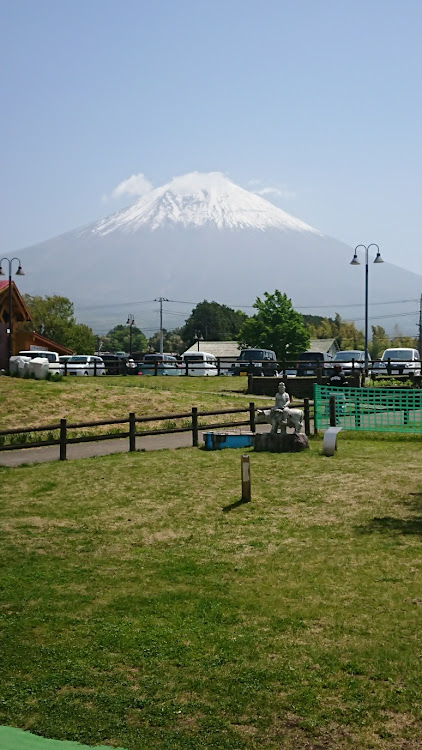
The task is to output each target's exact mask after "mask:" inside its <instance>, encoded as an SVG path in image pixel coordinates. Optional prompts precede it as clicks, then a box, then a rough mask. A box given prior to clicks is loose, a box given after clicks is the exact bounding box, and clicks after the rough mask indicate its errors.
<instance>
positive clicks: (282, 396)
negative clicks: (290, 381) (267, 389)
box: [271, 383, 290, 432]
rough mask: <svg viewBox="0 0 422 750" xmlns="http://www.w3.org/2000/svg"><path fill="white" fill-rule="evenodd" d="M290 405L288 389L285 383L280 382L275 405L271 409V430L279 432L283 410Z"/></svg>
mask: <svg viewBox="0 0 422 750" xmlns="http://www.w3.org/2000/svg"><path fill="white" fill-rule="evenodd" d="M289 405H290V396H289V394H288V393H287V391H286V386H285V385H284V383H280V384H279V386H278V391H277V393H276V394H275V402H274V406H273V407H272V409H271V432H277V430H278V428H279V427H281V424H282V422H283V421H284V420H283V411H284V409H285V408H286V406H289Z"/></svg>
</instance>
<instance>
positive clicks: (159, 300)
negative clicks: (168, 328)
mask: <svg viewBox="0 0 422 750" xmlns="http://www.w3.org/2000/svg"><path fill="white" fill-rule="evenodd" d="M154 302H159V303H160V354H162V353H163V302H168V299H167V297H156V298H155V300H154Z"/></svg>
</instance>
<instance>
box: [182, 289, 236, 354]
mask: <svg viewBox="0 0 422 750" xmlns="http://www.w3.org/2000/svg"><path fill="white" fill-rule="evenodd" d="M246 319H247V315H246V314H245V313H243V312H241V311H240V310H233V308H231V307H228V306H227V305H220V304H219V303H218V302H207V300H204V301H203V302H199V304H198V305H196V307H195V308H194V309H193V310H192V312H191V314H190V316H189V318H188V319H187V321H186V323H185V325H184V326H183V327H182V328H181V330H180V334H181V336H182V339H183V341H184V342H185V344H186V346H190V345H191V344H192V342H193V341H195V339H196V338H197V336H202V338H203V339H204V340H205V341H235V340H236V339H237V337H238V335H239V331H240V328H241V326H242V325H243V323H244V321H245V320H246Z"/></svg>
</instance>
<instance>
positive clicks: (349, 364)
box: [333, 349, 372, 375]
mask: <svg viewBox="0 0 422 750" xmlns="http://www.w3.org/2000/svg"><path fill="white" fill-rule="evenodd" d="M371 364H372V363H371V361H370V360H368V365H369V367H370V366H371ZM334 365H341V369H342V370H343V372H344V374H345V375H349V374H350V373H351V372H353V371H354V370H355V371H356V370H357V371H358V372H361V371H362V370H363V369H364V367H365V352H363V351H362V350H361V349H348V350H347V351H344V352H337V354H336V355H335V357H334V359H333V366H334Z"/></svg>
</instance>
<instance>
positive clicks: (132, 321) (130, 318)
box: [126, 313, 135, 357]
mask: <svg viewBox="0 0 422 750" xmlns="http://www.w3.org/2000/svg"><path fill="white" fill-rule="evenodd" d="M126 325H128V326H129V357H131V356H132V327H133V326H134V325H135V316H134V315H132V314H131V313H129V315H128V316H127V323H126Z"/></svg>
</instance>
